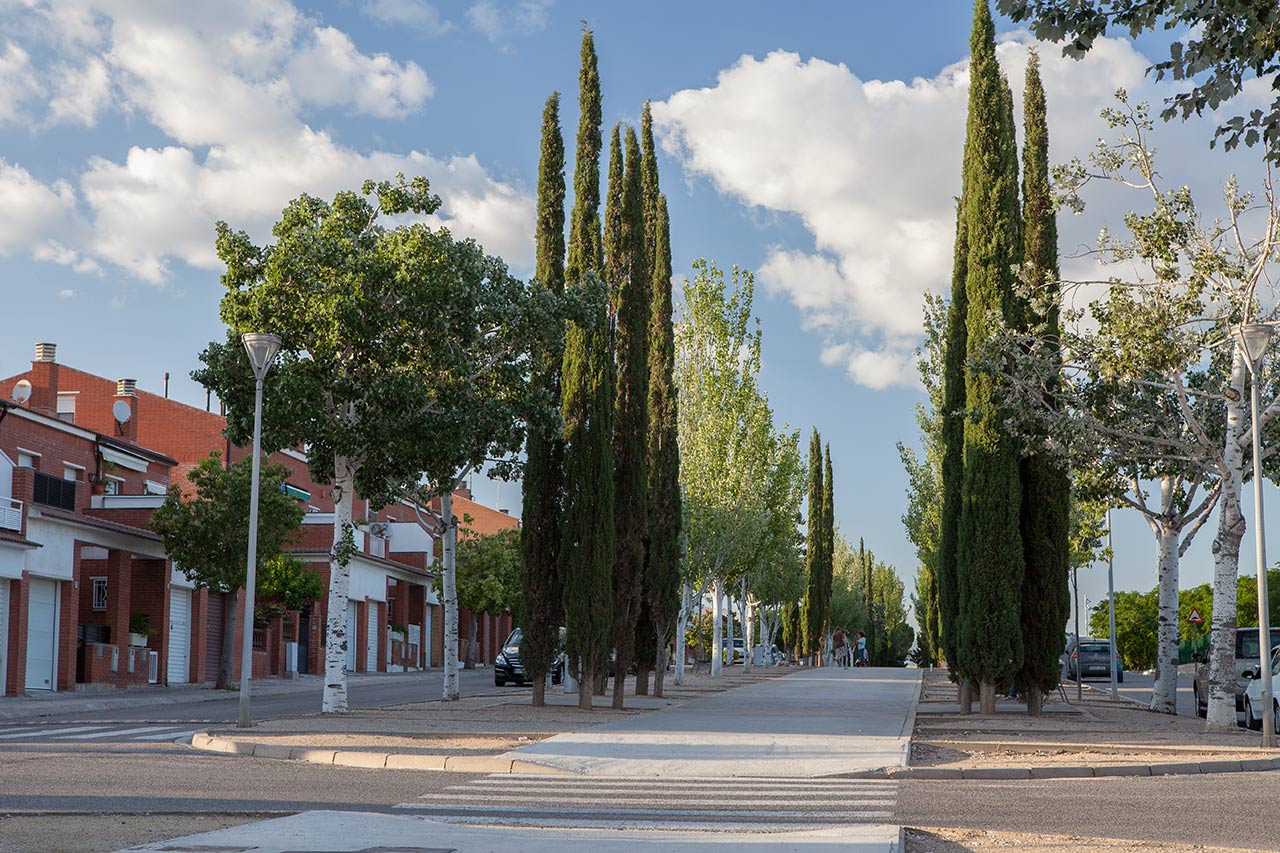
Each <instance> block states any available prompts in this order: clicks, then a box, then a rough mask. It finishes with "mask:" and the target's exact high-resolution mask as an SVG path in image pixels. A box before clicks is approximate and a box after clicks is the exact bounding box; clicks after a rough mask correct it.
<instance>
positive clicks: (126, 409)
mask: <svg viewBox="0 0 1280 853" xmlns="http://www.w3.org/2000/svg"><path fill="white" fill-rule="evenodd" d="M111 414H112V415H114V416H115V419H116V423H118V424H127V423H128V422H129V418H131V417H133V408H132V407H131V406H130V405H129V404H128V403H126V402H125V401H124V400H116V401H115V402H114V403H112V404H111Z"/></svg>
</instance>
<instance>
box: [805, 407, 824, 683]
mask: <svg viewBox="0 0 1280 853" xmlns="http://www.w3.org/2000/svg"><path fill="white" fill-rule="evenodd" d="M822 494H823V492H822V437H821V436H820V435H818V428H817V427H814V428H813V437H812V438H810V439H809V524H808V530H807V532H806V542H805V552H804V569H805V579H806V585H805V591H804V601H802V602H801V605H800V610H801V619H802V621H803V623H804V624H803V628H804V631H803V633H802V637H801V639H802V640H803V643H802V647H801V649H802V651H803V653H804V654H805V655H806V656H808V657H809V658H810V659H811V660H814V659H815V656H816V655H819V654H820V653H821V651H822V646H821V642H822V641H821V635H822V574H823V558H822V538H823V529H822V528H823V517H824V513H823V508H822Z"/></svg>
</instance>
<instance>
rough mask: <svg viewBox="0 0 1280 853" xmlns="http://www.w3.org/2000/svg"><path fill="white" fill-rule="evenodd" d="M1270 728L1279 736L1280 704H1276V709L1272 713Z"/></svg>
mask: <svg viewBox="0 0 1280 853" xmlns="http://www.w3.org/2000/svg"><path fill="white" fill-rule="evenodd" d="M1271 727H1272V728H1273V729H1275V732H1276V734H1278V735H1280V702H1277V703H1276V709H1275V711H1273V712H1272V717H1271Z"/></svg>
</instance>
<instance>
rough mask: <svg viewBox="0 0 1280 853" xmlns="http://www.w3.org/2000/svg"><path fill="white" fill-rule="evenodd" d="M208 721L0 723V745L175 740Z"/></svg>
mask: <svg viewBox="0 0 1280 853" xmlns="http://www.w3.org/2000/svg"><path fill="white" fill-rule="evenodd" d="M208 727H209V724H208V723H202V724H196V723H192V722H172V723H148V724H142V723H138V722H125V723H93V724H82V723H64V724H60V725H55V724H50V725H39V724H25V725H14V726H0V745H3V744H13V743H51V742H62V743H114V742H133V741H142V742H145V741H156V742H164V741H173V740H177V739H179V738H186V737H191V736H192V735H193V734H196V733H197V732H202V731H205V730H206V729H208Z"/></svg>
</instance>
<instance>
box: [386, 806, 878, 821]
mask: <svg viewBox="0 0 1280 853" xmlns="http://www.w3.org/2000/svg"><path fill="white" fill-rule="evenodd" d="M877 805H883V804H877ZM393 808H397V809H404V810H405V811H436V810H440V811H444V812H446V813H448V812H453V813H459V812H461V813H467V814H482V815H483V814H492V813H493V812H504V813H506V812H511V813H524V814H563V815H575V814H582V815H597V816H598V815H635V816H639V817H706V818H715V817H738V818H740V817H756V816H758V817H761V818H822V819H828V818H839V817H848V816H849V815H850V813H856V814H857V815H858V816H860V817H866V816H873V817H884V816H886V815H890V814H892V812H883V811H859V810H858V809H857V808H856V807H855V806H854V805H853V804H852V803H847V804H845V805H844V807H843V808H842V810H841V811H839V812H833V811H831V810H830V809H825V810H814V811H805V810H801V809H779V810H776V811H775V810H773V809H756V810H754V811H746V810H742V809H724V808H720V809H643V808H639V809H633V808H615V809H598V808H581V807H579V806H573V807H570V808H559V809H548V808H542V807H534V806H530V807H528V808H521V807H519V806H502V807H501V808H498V809H493V808H490V807H489V806H480V805H475V806H472V805H450V806H442V805H435V804H432V803H397V804H396V805H395V806H394V807H393Z"/></svg>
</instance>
